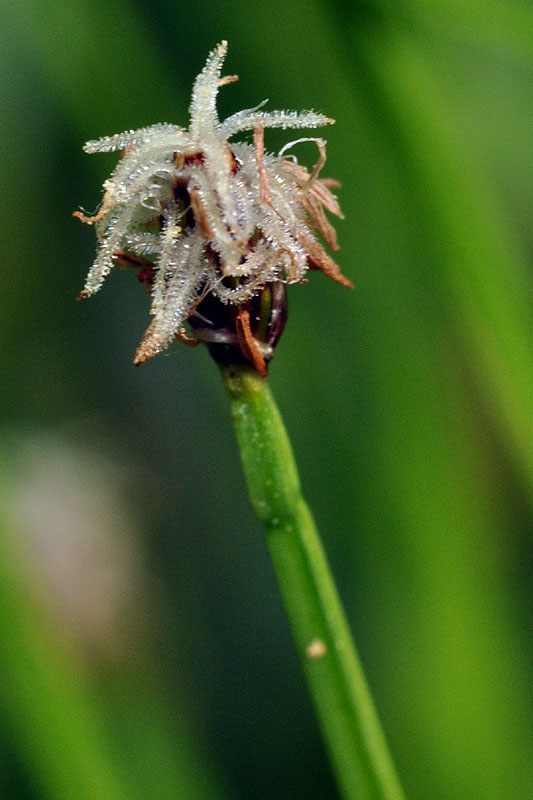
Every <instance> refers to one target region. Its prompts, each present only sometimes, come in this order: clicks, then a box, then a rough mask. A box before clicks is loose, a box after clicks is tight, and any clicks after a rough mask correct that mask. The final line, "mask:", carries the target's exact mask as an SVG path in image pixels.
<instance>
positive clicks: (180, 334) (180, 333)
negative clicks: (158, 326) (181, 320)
mask: <svg viewBox="0 0 533 800" xmlns="http://www.w3.org/2000/svg"><path fill="white" fill-rule="evenodd" d="M176 339H179V341H180V342H183V344H186V345H187V346H188V347H198V345H199V344H201V342H200V339H197V338H196V336H190V335H189V334H188V333H187V331H186V330H185V328H184V327H183V325H180V327H179V328H178V330H177V331H176Z"/></svg>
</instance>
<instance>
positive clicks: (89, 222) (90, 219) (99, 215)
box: [72, 206, 109, 225]
mask: <svg viewBox="0 0 533 800" xmlns="http://www.w3.org/2000/svg"><path fill="white" fill-rule="evenodd" d="M108 211H109V208H106V207H105V206H102V208H101V209H100V211H99V212H98V213H97V214H94V216H92V217H88V216H87V215H86V214H84V213H83V211H73V212H72V216H73V217H76V219H81V221H82V222H85V223H86V224H87V225H94V223H95V222H98V220H99V219H102V217H103V216H105V214H107V212H108Z"/></svg>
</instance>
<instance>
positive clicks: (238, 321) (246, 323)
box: [235, 309, 267, 378]
mask: <svg viewBox="0 0 533 800" xmlns="http://www.w3.org/2000/svg"><path fill="white" fill-rule="evenodd" d="M235 331H236V333H237V341H238V343H239V347H240V348H241V351H242V353H243V355H244V356H245V358H247V359H248V361H249V362H250V363H251V364H252V365H253V367H254V369H255V370H256V371H257V372H258V373H259V374H260V375H261V376H262V377H263V378H265V377H266V374H267V367H266V361H265V359H264V358H263V354H262V353H261V350H260V349H259V345H258V344H257V341H256V339H255V337H254V335H253V333H252V329H251V327H250V312H249V311H245V310H244V309H240V310H239V311H238V312H237V314H236V316H235Z"/></svg>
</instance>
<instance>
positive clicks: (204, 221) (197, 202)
mask: <svg viewBox="0 0 533 800" xmlns="http://www.w3.org/2000/svg"><path fill="white" fill-rule="evenodd" d="M189 199H190V203H191V209H192V212H193V215H194V221H195V223H196V224H197V225H198V226H199V227H200V229H201V231H202V234H203V236H204V238H205V239H213V238H214V235H215V234H214V233H213V229H212V228H211V224H210V222H209V219H208V218H207V213H206V210H205V208H204V205H203V203H202V200H201V198H200V195H199V194H198V190H197V189H189Z"/></svg>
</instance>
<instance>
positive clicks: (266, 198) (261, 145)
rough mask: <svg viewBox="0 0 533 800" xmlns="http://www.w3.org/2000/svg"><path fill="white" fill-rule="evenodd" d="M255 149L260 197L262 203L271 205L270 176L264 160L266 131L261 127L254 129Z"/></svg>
mask: <svg viewBox="0 0 533 800" xmlns="http://www.w3.org/2000/svg"><path fill="white" fill-rule="evenodd" d="M254 148H255V160H256V162H257V173H258V175H259V196H260V199H261V202H262V203H265V204H266V203H270V200H271V198H272V195H271V194H270V186H269V183H268V175H267V172H266V169H265V163H264V158H263V156H264V153H265V129H264V128H263V127H261V126H258V127H257V128H255V129H254Z"/></svg>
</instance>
